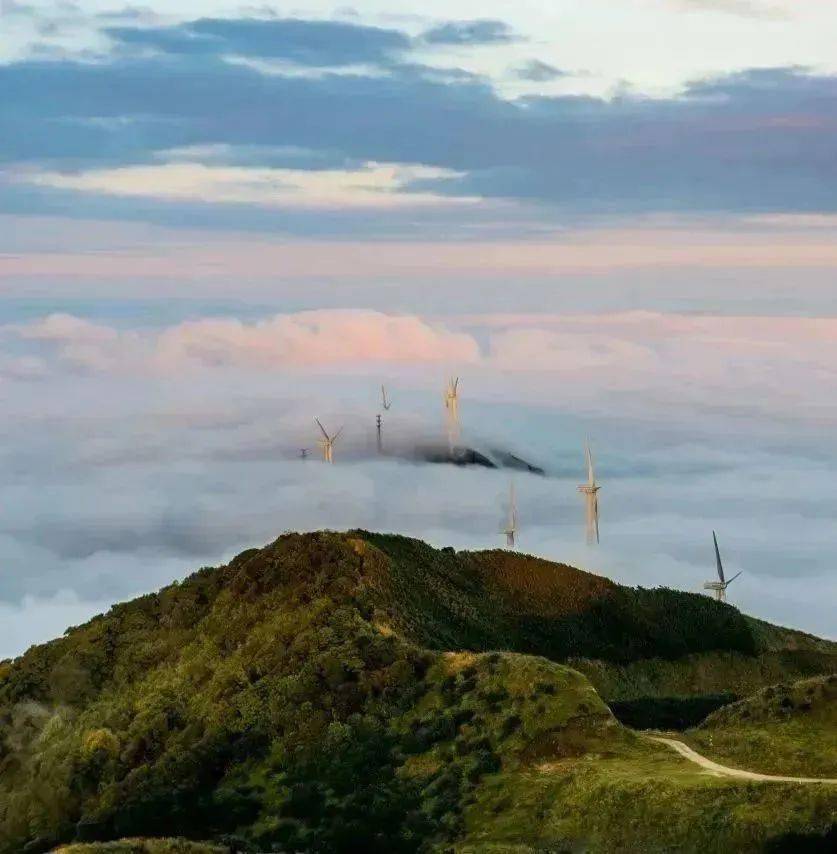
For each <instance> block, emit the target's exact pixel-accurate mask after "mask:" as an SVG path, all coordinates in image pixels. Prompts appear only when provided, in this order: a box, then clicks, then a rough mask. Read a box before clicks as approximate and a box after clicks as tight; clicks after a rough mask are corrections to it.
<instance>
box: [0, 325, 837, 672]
mask: <svg viewBox="0 0 837 854" xmlns="http://www.w3.org/2000/svg"><path fill="white" fill-rule="evenodd" d="M452 373H455V374H458V375H459V376H461V378H462V379H461V393H462V403H461V413H462V422H463V440H464V441H465V442H468V443H469V444H473V445H475V446H477V447H504V448H508V449H510V450H511V451H513V452H515V453H517V454H519V455H521V456H523V457H525V458H526V459H528V460H530V461H531V462H534V463H536V464H538V465H540V466H543V467H544V468H545V469H546V475H545V476H543V477H541V476H537V475H529V474H523V473H516V474H515V475H514V479H515V484H516V490H517V495H518V501H519V513H520V524H521V532H520V548H521V549H522V550H524V551H527V552H531V553H534V554H539V555H543V556H545V557H549V558H552V559H555V560H561V561H565V562H568V563H572V564H575V565H578V566H582V567H585V568H588V569H590V570H592V571H595V572H601V573H603V574H606V575H609V576H611V577H613V578H615V579H617V580H619V581H622V582H625V583H630V584H643V585H657V584H663V585H668V586H672V587H676V588H681V589H685V590H693V591H699V590H700V589H701V586H702V583H703V582H704V581H705V580H707V579H710V578H711V577H712V576H713V573H714V556H713V554H712V544H711V532H712V530H713V529H715V530H717V531H718V536H719V540H720V542H721V546H722V550H723V552H724V555H725V558H726V564H727V566H728V571H729V573H730V574H731V573H734V572H737V571H738V570H743V571H744V574H743V575H742V576H741V578H740V579H739V580H737V581H736V582H735V584H734V585H733V587H731V588H730V591H729V594H730V600H731V601H732V602H733V603H735V604H736V605H738V606H740V607H741V608H742V609H743V610H746V611H747V612H749V613H751V614H754V615H757V616H760V617H764V618H766V619H770V620H772V621H777V622H780V623H783V624H786V625H790V626H794V627H798V628H802V629H806V630H809V631H811V632H815V633H819V634H825V635H832V636H833V635H834V634H835V631H834V629H835V627H834V620H833V610H832V607H831V606H832V604H833V602H834V599H835V593H837V573H835V570H834V566H835V557H837V542H835V540H834V536H833V520H834V518H835V515H837V490H835V488H834V482H835V473H837V466H835V463H834V459H835V456H834V453H835V444H837V441H835V438H834V437H835V435H837V434H835V429H834V428H835V426H837V400H835V398H834V395H833V389H834V388H835V380H837V319H832V318H809V317H786V316H774V317H763V316H758V317H753V316H743V315H736V316H715V315H707V314H687V313H676V312H650V311H642V312H638V311H613V312H610V313H607V312H604V313H601V312H600V313H595V314H593V313H576V314H512V313H507V312H503V313H500V312H493V313H486V314H469V315H465V314H462V315H457V316H447V317H444V318H440V317H434V316H420V315H416V314H405V313H383V312H377V311H369V310H362V309H352V310H349V309H344V310H336V309H323V310H318V311H304V312H287V313H281V312H269V313H264V314H263V315H260V316H256V317H249V318H248V319H246V320H241V319H238V318H237V317H234V316H214V317H201V316H196V317H193V318H191V319H185V320H177V321H170V322H165V323H157V324H154V323H150V324H149V323H141V322H138V321H136V320H132V319H131V317H130V316H128V317H124V316H123V317H120V318H118V319H107V318H104V319H103V318H95V319H91V318H90V317H85V316H83V315H82V314H71V313H66V312H52V313H44V314H42V315H41V316H35V317H32V316H27V317H26V318H20V319H18V320H14V319H12V320H10V321H9V322H6V323H5V324H4V325H3V326H2V327H0V391H2V397H3V409H4V417H3V420H2V451H0V506H2V516H0V553H2V554H3V563H2V567H0V657H2V656H12V655H15V654H18V653H20V652H22V651H23V650H24V649H26V648H27V647H28V646H29V645H30V644H32V643H35V642H40V641H44V640H46V639H48V638H50V637H53V636H56V635H59V634H61V633H62V632H63V631H64V630H65V629H66V628H67V627H68V626H69V625H74V624H78V623H79V622H82V621H84V620H85V619H87V618H89V617H90V616H92V615H94V614H95V613H98V612H100V611H102V610H103V609H106V608H107V607H109V605H110V604H112V603H114V602H116V601H119V600H123V599H125V598H128V597H132V596H134V595H137V594H139V593H143V592H146V591H149V590H153V589H155V588H158V587H160V586H162V585H164V584H166V583H168V582H170V581H172V580H174V579H176V578H181V577H183V576H184V575H186V574H187V573H188V572H190V571H192V570H194V569H197V568H198V567H200V566H204V565H214V564H218V563H221V562H223V561H225V560H227V559H229V558H230V557H231V556H232V555H234V554H236V553H237V552H238V551H240V550H242V549H244V548H247V547H250V546H254V545H256V546H257V545H261V544H264V543H266V542H269V541H270V540H272V539H274V538H275V537H276V536H278V535H279V534H280V533H282V532H283V531H285V530H309V529H318V528H331V529H346V528H352V527H363V528H367V529H372V530H380V531H397V532H401V533H405V534H410V535H414V536H418V537H422V538H424V539H426V540H428V541H430V542H431V543H433V544H435V545H439V546H441V545H453V546H455V547H457V548H489V547H495V546H499V545H501V544H502V537H501V536H500V535H499V531H500V528H501V524H502V520H503V515H504V500H505V497H506V495H507V492H508V487H509V480H510V473H509V472H508V471H493V470H486V469H479V468H457V467H454V466H450V465H438V464H426V463H424V464H422V463H419V462H417V461H415V460H413V459H410V458H409V457H410V455H409V454H408V453H403V451H404V449H405V448H409V447H410V446H411V445H414V444H418V443H423V442H436V441H439V440H441V439H442V438H443V436H444V427H443V405H442V390H443V388H444V384H445V382H446V379H447V377H448V375H450V374H452ZM382 382H383V383H386V385H387V388H388V391H389V393H390V396H391V397H392V399H393V406H392V409H391V410H389V411H388V412H385V413H384V442H385V448H386V449H387V450H388V451H389V452H391V453H387V454H385V455H384V456H378V455H377V454H376V452H375V435H374V429H375V428H374V420H375V415H376V414H377V413H378V412H380V411H381V408H380V404H379V400H380V397H379V395H380V384H381V383H382ZM314 416H318V417H320V418H321V420H322V421H323V423H324V424H326V426H327V427H328V428H329V429H330V430H335V429H337V428H338V427H341V426H342V427H343V428H344V432H343V434H342V435H341V438H340V440H339V441H338V443H337V446H336V449H335V464H334V465H333V466H327V465H325V464H324V463H322V462H321V461H320V460H319V458H318V451H317V430H316V425H315V424H314V421H313V417H314ZM587 436H589V437H590V440H591V442H592V444H593V449H594V452H595V454H596V459H597V468H598V474H599V477H600V480H601V483H602V491H601V493H600V496H601V516H602V519H601V530H602V543H601V545H600V546H599V547H598V548H588V547H587V546H586V545H585V544H584V530H583V507H582V503H581V499H580V496H579V495H578V494H577V492H576V485H577V484H578V483H580V482H581V481H582V480H583V478H584V471H583V458H582V447H583V443H584V440H585V437H587ZM302 447H307V448H310V449H311V456H310V458H309V459H307V460H301V459H300V458H299V449H300V448H302Z"/></svg>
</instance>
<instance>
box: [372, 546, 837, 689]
mask: <svg viewBox="0 0 837 854" xmlns="http://www.w3.org/2000/svg"><path fill="white" fill-rule="evenodd" d="M358 533H359V535H360V536H362V537H363V538H365V539H366V540H368V541H369V542H371V543H373V544H374V545H375V546H376V547H378V548H379V549H381V550H382V551H383V552H385V553H386V555H387V556H388V557H389V558H390V565H389V566H388V567H387V572H386V590H385V596H384V601H385V602H386V603H388V605H387V607H386V615H385V617H384V619H386V620H388V621H390V622H391V623H393V625H394V626H395V627H397V629H398V631H399V632H401V633H402V634H404V635H405V636H407V637H410V638H412V639H413V640H415V641H416V642H417V643H420V644H422V645H423V646H427V647H431V648H444V649H461V648H466V649H476V650H485V649H495V648H500V649H512V650H516V651H518V652H529V653H535V654H539V655H545V656H547V657H549V658H552V659H555V660H559V661H567V662H568V663H570V664H571V665H572V666H573V667H574V668H576V669H577V670H580V671H581V672H583V673H584V674H585V675H586V676H587V677H588V678H589V679H590V680H591V681H592V682H593V684H594V685H595V686H596V689H597V690H598V691H599V693H600V694H601V695H602V696H603V697H604V698H605V699H606V700H608V701H610V700H625V699H631V698H636V697H670V696H692V695H706V694H718V693H723V692H731V693H732V694H735V695H737V696H746V695H749V694H751V693H753V692H754V691H756V690H758V689H759V688H761V687H764V686H767V685H771V684H773V683H775V682H778V681H781V680H783V679H797V678H802V677H805V676H811V675H817V674H823V673H831V672H835V671H837V643H833V642H831V641H826V640H822V639H820V638H816V637H813V636H812V635H808V634H805V633H803V632H798V631H793V630H791V629H785V628H781V627H779V626H772V625H770V624H769V623H764V622H762V621H760V620H755V619H753V618H751V617H747V616H745V615H743V614H740V613H739V612H738V611H737V610H736V609H735V608H732V607H731V606H729V605H724V604H720V603H718V602H715V601H713V600H712V599H710V598H709V597H706V596H699V595H696V594H691V593H682V592H680V591H675V590H667V589H654V590H644V589H642V588H639V589H634V588H626V587H622V586H620V585H617V584H615V583H614V582H612V581H610V580H609V579H606V578H602V577H601V576H597V575H593V574H591V573H588V572H583V571H581V570H578V569H574V568H573V567H569V566H565V565H563V564H555V563H552V562H550V561H546V560H542V559H540V558H534V557H530V556H527V555H520V554H514V553H510V552H507V551H501V550H492V551H485V552H458V553H454V552H453V550H444V549H443V550H441V551H439V550H436V549H433V548H431V547H430V546H427V545H426V544H425V543H422V542H420V541H417V540H412V539H409V538H406V537H399V536H392V535H380V534H368V533H366V532H358Z"/></svg>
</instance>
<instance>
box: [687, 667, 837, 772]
mask: <svg viewBox="0 0 837 854" xmlns="http://www.w3.org/2000/svg"><path fill="white" fill-rule="evenodd" d="M688 737H689V741H690V742H691V743H692V744H693V745H694V746H695V747H696V748H697V749H699V750H706V751H711V752H712V755H713V757H715V758H722V759H725V760H729V761H731V762H736V763H738V764H739V765H741V766H742V767H746V768H749V769H751V770H756V771H762V772H766V773H775V774H786V775H789V774H796V775H804V774H809V775H814V776H819V777H833V778H837V675H835V674H831V675H830V676H818V677H813V678H811V679H802V680H799V681H797V682H790V683H788V682H785V683H779V684H778V685H771V686H770V687H768V688H763V689H762V690H761V691H758V692H757V693H756V694H754V695H753V696H751V697H748V698H746V699H744V700H740V701H738V702H737V703H732V704H731V705H728V706H726V707H724V708H722V709H720V710H718V711H716V712H714V713H712V714H711V715H709V716H708V717H707V718H706V719H705V720H704V721H703V723H701V725H700V727H698V728H697V729H695V730H692V731H690V732H689V733H688Z"/></svg>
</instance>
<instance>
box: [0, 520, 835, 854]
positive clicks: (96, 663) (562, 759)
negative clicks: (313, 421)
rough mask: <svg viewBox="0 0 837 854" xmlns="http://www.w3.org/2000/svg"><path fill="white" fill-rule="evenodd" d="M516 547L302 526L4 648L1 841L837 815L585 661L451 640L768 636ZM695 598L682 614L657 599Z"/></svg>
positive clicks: (500, 839)
mask: <svg viewBox="0 0 837 854" xmlns="http://www.w3.org/2000/svg"><path fill="white" fill-rule="evenodd" d="M379 545H383V546H385V547H386V551H382V550H381V549H380V548H377V547H376V546H379ZM516 560H517V559H514V558H509V557H508V556H504V555H503V554H502V553H496V552H490V553H482V554H477V555H473V554H467V553H466V554H464V555H454V554H452V553H450V552H444V551H443V552H436V551H434V550H432V549H429V548H428V547H426V546H424V545H423V544H420V543H416V542H415V541H407V540H404V539H403V538H380V537H374V536H372V535H366V534H360V533H356V534H354V535H351V536H348V537H347V536H345V535H331V534H319V535H306V536H298V535H288V536H286V537H283V538H281V539H280V540H279V541H277V543H275V544H273V545H272V546H270V547H267V548H266V549H264V550H260V551H256V550H251V551H250V552H246V553H244V554H242V555H240V556H239V557H238V558H236V560H234V561H233V562H232V563H231V564H230V565H229V566H228V567H224V568H221V569H218V570H204V571H202V572H200V573H198V574H196V575H195V576H192V577H191V578H190V579H188V580H187V581H186V582H184V583H182V584H180V585H174V586H172V587H170V588H166V589H165V590H163V591H161V592H160V593H159V594H157V595H153V596H147V597H143V598H141V599H139V600H136V601H134V602H132V603H127V604H125V605H121V606H118V607H117V608H114V609H113V610H112V611H111V612H110V613H109V614H108V615H105V616H103V617H100V618H96V619H95V620H93V621H91V622H90V623H88V624H86V625H85V626H82V627H79V628H78V629H75V630H73V631H71V632H69V633H68V634H67V635H66V636H65V637H64V638H60V639H58V640H56V641H54V642H52V643H50V644H46V645H43V646H40V647H35V648H33V649H32V650H30V651H29V652H28V653H27V654H26V655H25V656H23V657H22V658H20V659H18V660H16V661H15V662H12V663H6V664H5V665H0V852H3V854H7V852H8V854H12V852H15V854H17V852H19V851H21V850H22V849H23V847H24V845H27V844H28V845H29V848H28V849H27V850H30V851H33V852H37V851H45V850H47V849H48V848H49V847H50V846H52V845H54V844H55V843H57V842H61V841H69V840H72V839H74V838H79V837H81V838H88V839H89V838H94V839H95V838H104V839H109V838H116V837H120V836H142V835H147V834H148V832H149V831H151V830H153V832H154V833H155V834H159V835H172V836H175V835H184V836H190V837H192V838H203V839H213V840H220V841H222V840H223V839H224V837H225V836H227V835H229V834H233V835H235V836H236V837H237V838H238V839H239V842H240V843H242V844H252V845H253V846H254V847H255V849H256V850H269V849H270V848H271V847H272V846H278V849H277V850H312V849H318V850H324V851H353V850H358V847H359V846H360V847H362V848H363V849H364V850H366V851H370V852H374V851H387V852H390V851H418V850H427V849H429V848H432V847H434V846H441V847H444V846H445V845H446V844H447V843H448V842H450V841H452V840H457V839H458V840H459V842H460V843H461V844H462V845H467V844H471V843H473V844H477V843H479V844H480V845H482V844H483V843H485V842H486V841H487V840H493V841H495V842H497V844H502V845H505V844H507V843H508V842H510V841H515V842H520V843H521V844H524V845H527V846H528V845H531V844H534V843H536V842H538V841H543V840H547V841H549V842H550V844H552V843H556V844H557V841H560V842H561V844H564V843H567V844H570V843H572V842H573V840H575V841H576V842H579V843H580V844H581V843H583V844H584V845H585V846H586V849H587V850H589V851H617V850H635V851H643V850H647V851H656V850H659V845H658V844H657V842H656V841H655V840H659V839H660V838H661V836H660V835H661V834H662V835H664V836H665V837H666V838H667V839H669V840H671V841H672V844H673V845H676V846H679V847H677V848H676V850H683V851H686V850H692V848H691V847H690V846H691V845H692V840H693V839H694V840H701V841H703V840H704V831H705V834H708V833H709V829H710V827H711V826H712V825H713V824H718V823H719V822H718V816H719V815H721V814H722V813H725V811H726V810H727V809H729V811H730V812H729V815H728V816H727V817H725V818H722V819H721V820H720V825H722V826H723V827H722V829H720V830H718V831H717V833H718V835H717V836H716V837H715V838H716V839H717V840H720V841H722V842H724V844H725V845H726V846H727V847H725V848H720V847H715V848H712V847H707V846H706V845H705V844H704V845H703V846H702V850H740V851H747V850H758V848H759V846H760V845H761V844H762V843H763V842H764V841H765V840H766V839H767V838H769V837H770V836H775V835H776V834H779V833H783V832H785V831H786V830H791V829H792V830H797V831H800V832H822V831H823V830H824V829H825V827H826V826H827V824H828V821H829V820H830V819H829V817H830V816H831V815H832V814H833V812H834V809H835V807H837V800H835V796H834V794H833V793H830V792H822V791H814V790H805V789H802V788H800V787H796V788H792V789H789V790H788V791H786V792H784V793H783V796H782V797H781V798H780V799H778V800H777V794H776V791H775V790H774V789H771V788H770V787H767V786H758V785H756V786H752V785H751V786H747V787H742V786H740V784H737V785H732V784H730V783H729V782H728V781H717V780H713V779H708V778H706V776H705V775H702V774H700V773H698V772H697V771H696V770H695V769H694V768H692V767H688V766H686V764H685V763H683V762H681V761H680V760H678V759H677V758H676V757H672V756H671V755H670V754H669V753H668V752H667V751H666V750H665V749H664V748H658V747H656V746H653V747H652V746H650V745H647V744H646V743H645V742H642V741H640V740H639V739H638V738H637V737H636V736H634V735H633V734H632V733H630V732H629V731H628V730H626V729H624V728H623V727H621V726H620V725H619V724H618V723H617V722H616V721H615V720H614V719H613V717H612V716H611V715H610V712H609V710H608V709H607V707H606V706H605V705H604V704H603V703H602V701H601V699H600V698H599V696H598V694H597V693H596V691H594V690H593V688H592V686H591V685H590V683H589V682H588V681H587V680H586V678H585V677H584V676H582V675H581V674H579V673H578V672H577V671H574V670H571V669H570V668H568V667H566V666H562V665H561V664H558V663H554V662H551V661H548V660H546V659H544V658H538V657H532V656H529V655H520V654H514V652H502V653H500V652H487V651H486V652H483V653H481V654H473V653H462V652H456V653H451V652H449V651H448V650H461V649H462V648H463V647H465V648H467V647H470V648H471V649H473V650H490V649H492V648H498V647H499V648H506V649H510V650H515V651H518V652H547V653H549V654H551V655H554V656H556V657H559V656H560V655H561V654H562V653H564V652H566V651H567V650H568V649H569V650H570V651H577V652H581V653H585V652H590V651H591V650H592V649H596V650H598V651H605V652H606V651H608V650H614V649H616V653H615V654H616V655H617V657H618V658H619V659H620V660H624V658H625V654H626V649H628V650H630V652H631V654H633V655H641V654H643V652H644V651H645V650H647V649H649V648H651V649H653V648H654V647H653V644H655V643H656V644H659V645H660V646H661V648H662V649H664V650H665V651H666V653H667V654H669V655H671V654H673V653H674V652H675V651H676V650H678V649H682V648H683V647H684V646H685V648H686V649H687V650H688V651H694V650H693V648H694V647H695V646H697V647H699V648H701V647H702V648H704V649H705V648H706V647H707V643H708V644H709V648H711V645H712V644H713V643H721V644H727V645H729V644H735V645H739V646H740V645H742V644H744V645H746V644H754V643H755V641H754V639H753V638H752V636H751V635H748V634H746V629H747V624H746V622H744V623H742V622H741V620H740V618H739V616H738V615H737V612H735V611H734V610H733V609H729V608H720V609H719V608H718V606H716V605H715V603H711V602H708V600H706V601H703V600H699V601H697V602H695V601H693V600H694V599H696V598H697V597H692V598H689V597H688V596H687V595H686V594H673V593H671V592H664V593H662V594H651V595H645V594H642V593H641V594H633V593H622V592H620V591H622V590H624V589H623V588H618V587H616V585H613V584H611V583H610V582H607V581H606V580H604V579H598V578H596V577H595V576H589V575H587V574H580V573H576V572H574V571H573V570H571V569H570V568H563V567H557V568H556V567H555V566H554V565H550V564H548V563H546V562H544V561H534V559H528V558H521V559H520V567H519V571H518V570H516V569H515V566H516ZM550 567H551V568H552V572H553V573H557V574H558V575H559V578H560V581H561V583H560V584H559V585H556V584H554V583H553V581H552V580H551V578H550ZM544 593H546V595H544ZM682 597H685V598H682ZM680 604H683V605H684V607H683V609H681V611H680V613H681V614H682V615H683V623H684V632H683V636H682V637H679V638H678V637H677V636H676V630H677V626H676V624H675V623H673V622H672V621H671V620H670V619H668V620H662V619H660V617H661V610H666V609H667V610H669V611H670V610H671V608H672V605H680ZM707 604H708V607H707ZM591 615H592V616H591ZM690 620H697V621H698V623H699V624H700V625H703V632H702V634H701V633H699V632H697V630H696V629H695V628H694V626H691V624H690V622H689V621H690ZM707 627H708V628H709V629H712V630H716V634H715V635H714V636H713V633H712V631H708V630H707ZM626 632H627V633H633V635H631V634H627V635H624V633H626ZM619 633H623V635H620V634H619ZM623 636H624V638H626V639H627V638H631V637H633V640H631V642H630V643H627V644H626V643H624V642H623V643H622V644H621V646H619V648H618V649H617V645H618V639H619V637H623ZM794 639H795V640H794V642H795V643H800V644H803V645H804V643H805V641H804V638H803V640H801V641H800V640H798V639H797V637H796V635H794ZM419 644H421V645H419ZM427 647H429V648H430V649H429V650H428V649H427ZM740 654H742V655H744V654H745V653H743V652H742V653H740ZM751 654H752V653H751ZM675 804H676V812H677V816H676V820H672V819H671V818H670V816H669V815H668V811H669V810H672V809H674V805H675ZM778 804H782V805H783V806H781V808H780V807H779V806H778ZM572 816H575V817H574V818H573V817H572ZM713 816H714V819H713ZM694 827H697V828H703V829H704V830H700V833H697V832H696V831H694V830H693V829H692V828H694ZM163 850H165V849H163ZM480 850H485V849H480ZM695 850H697V848H695Z"/></svg>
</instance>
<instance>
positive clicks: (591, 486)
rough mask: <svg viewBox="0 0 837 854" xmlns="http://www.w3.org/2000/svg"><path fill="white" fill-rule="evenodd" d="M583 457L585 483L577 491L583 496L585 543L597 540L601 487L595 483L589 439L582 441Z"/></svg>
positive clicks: (589, 544)
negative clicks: (585, 518) (585, 470)
mask: <svg viewBox="0 0 837 854" xmlns="http://www.w3.org/2000/svg"><path fill="white" fill-rule="evenodd" d="M584 457H585V459H586V461H587V483H583V484H581V486H579V487H578V491H579V492H580V493H581V494H582V495H583V496H584V503H585V507H586V517H587V525H586V527H587V545H588V546H592V545H593V543H594V542H595V543H598V542H599V496H598V492H599V490H600V489H601V487H600V486H599V485H598V484H597V483H596V473H595V471H594V469H593V452H592V451H591V450H590V442H589V440H588V441H587V442H585V443H584Z"/></svg>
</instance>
